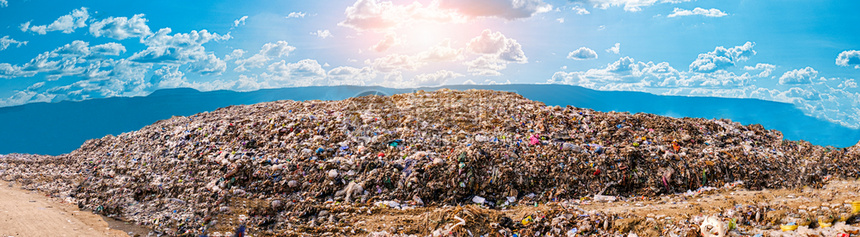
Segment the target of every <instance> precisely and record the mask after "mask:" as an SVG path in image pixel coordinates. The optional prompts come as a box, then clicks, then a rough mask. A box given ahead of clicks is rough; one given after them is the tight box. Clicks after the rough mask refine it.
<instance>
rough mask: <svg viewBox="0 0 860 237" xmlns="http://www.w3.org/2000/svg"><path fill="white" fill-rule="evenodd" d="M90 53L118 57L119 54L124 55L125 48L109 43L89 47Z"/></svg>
mask: <svg viewBox="0 0 860 237" xmlns="http://www.w3.org/2000/svg"><path fill="white" fill-rule="evenodd" d="M90 51H91V52H92V53H95V54H100V55H110V56H119V55H120V54H122V53H125V46H122V45H121V44H118V43H114V42H110V43H106V44H100V45H96V46H93V47H90Z"/></svg>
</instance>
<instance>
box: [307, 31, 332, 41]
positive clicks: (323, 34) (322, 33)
mask: <svg viewBox="0 0 860 237" xmlns="http://www.w3.org/2000/svg"><path fill="white" fill-rule="evenodd" d="M311 35H315V36H316V37H320V38H321V39H325V38H328V37H332V35H331V32H329V31H328V30H317V32H311Z"/></svg>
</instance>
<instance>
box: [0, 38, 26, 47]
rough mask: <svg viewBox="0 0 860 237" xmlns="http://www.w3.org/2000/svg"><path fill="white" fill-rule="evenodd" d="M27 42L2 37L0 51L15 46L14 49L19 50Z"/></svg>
mask: <svg viewBox="0 0 860 237" xmlns="http://www.w3.org/2000/svg"><path fill="white" fill-rule="evenodd" d="M28 42H29V41H17V40H15V39H12V38H9V36H8V35H7V36H3V38H0V51H3V50H6V49H7V48H9V46H11V45H15V47H16V48H20V47H21V46H24V45H27V43H28Z"/></svg>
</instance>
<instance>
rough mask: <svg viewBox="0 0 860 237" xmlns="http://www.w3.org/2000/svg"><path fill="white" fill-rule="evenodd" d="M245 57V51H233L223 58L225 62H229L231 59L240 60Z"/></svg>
mask: <svg viewBox="0 0 860 237" xmlns="http://www.w3.org/2000/svg"><path fill="white" fill-rule="evenodd" d="M243 55H245V50H242V49H234V50H233V52H230V54H228V55H227V56H224V60H225V61H230V60H233V59H237V58H241V57H242V56H243Z"/></svg>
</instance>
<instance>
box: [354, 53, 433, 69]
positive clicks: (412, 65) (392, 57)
mask: <svg viewBox="0 0 860 237" xmlns="http://www.w3.org/2000/svg"><path fill="white" fill-rule="evenodd" d="M364 63H365V64H368V65H370V66H371V67H372V68H373V69H374V70H376V71H379V72H383V73H389V72H393V71H400V70H407V71H414V70H417V69H418V68H419V67H421V66H424V65H425V64H426V63H425V62H423V61H421V59H420V58H419V57H418V56H414V55H404V54H389V55H386V56H385V57H381V58H376V59H374V60H370V59H368V60H365V61H364Z"/></svg>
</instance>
